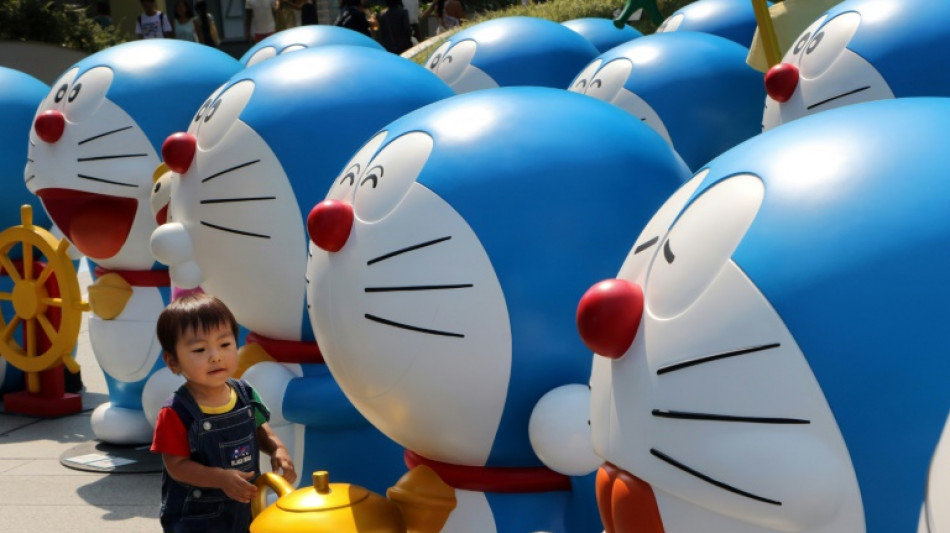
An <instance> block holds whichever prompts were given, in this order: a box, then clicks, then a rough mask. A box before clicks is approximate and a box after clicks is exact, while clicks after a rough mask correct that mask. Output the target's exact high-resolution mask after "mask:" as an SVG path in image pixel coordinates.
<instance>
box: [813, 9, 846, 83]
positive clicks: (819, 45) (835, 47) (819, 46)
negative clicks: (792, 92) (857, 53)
mask: <svg viewBox="0 0 950 533" xmlns="http://www.w3.org/2000/svg"><path fill="white" fill-rule="evenodd" d="M860 24H861V15H859V14H858V13H856V12H853V11H851V12H848V13H842V14H841V15H838V16H837V17H835V18H833V19H831V20H829V21H828V22H827V23H826V24H825V25H824V26H822V27H821V29H820V30H819V31H818V32H817V33H814V34H813V35H812V37H811V40H809V41H808V46H806V47H805V54H804V55H803V56H802V58H801V60H800V63H799V71H800V72H801V73H802V76H803V77H805V78H814V77H817V76H819V75H821V74H822V73H823V72H825V71H826V70H828V68H829V67H830V66H831V64H832V63H834V62H835V60H836V59H838V57H840V56H841V53H842V52H844V50H845V47H846V46H847V45H848V43H849V42H851V38H852V37H854V34H855V33H856V32H857V31H858V26H860Z"/></svg>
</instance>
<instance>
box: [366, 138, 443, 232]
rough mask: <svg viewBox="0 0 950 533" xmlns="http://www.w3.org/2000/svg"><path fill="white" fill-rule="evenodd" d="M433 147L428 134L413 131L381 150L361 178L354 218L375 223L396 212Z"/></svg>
mask: <svg viewBox="0 0 950 533" xmlns="http://www.w3.org/2000/svg"><path fill="white" fill-rule="evenodd" d="M432 146H433V140H432V137H431V136H429V134H427V133H423V132H419V131H415V132H412V133H407V134H405V135H402V136H401V137H398V138H396V139H394V140H393V141H392V142H390V143H389V144H388V145H386V146H385V147H384V148H383V149H381V150H380V151H379V153H378V154H376V157H374V158H373V160H372V162H371V163H370V165H369V166H368V167H367V169H366V171H365V172H364V173H363V176H362V178H361V179H360V185H361V186H360V187H359V188H358V189H357V191H356V197H355V198H354V200H353V212H354V213H355V214H356V216H357V217H358V218H359V219H360V220H363V221H365V222H376V221H378V220H381V219H382V218H383V217H385V216H386V215H388V214H389V213H390V212H391V211H392V210H393V209H395V207H396V206H397V205H399V202H400V201H402V199H403V197H404V196H406V193H408V192H409V189H410V187H412V184H413V183H415V182H416V178H417V177H418V176H419V173H420V172H421V171H422V168H423V167H424V166H425V164H426V161H428V160H429V154H430V153H431V152H432ZM383 169H386V171H385V176H384V175H383Z"/></svg>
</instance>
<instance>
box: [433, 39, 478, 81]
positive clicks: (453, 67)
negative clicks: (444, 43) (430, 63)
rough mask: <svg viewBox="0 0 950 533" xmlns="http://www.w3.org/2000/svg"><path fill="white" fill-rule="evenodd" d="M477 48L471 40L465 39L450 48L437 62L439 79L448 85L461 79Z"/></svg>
mask: <svg viewBox="0 0 950 533" xmlns="http://www.w3.org/2000/svg"><path fill="white" fill-rule="evenodd" d="M477 48H478V45H477V44H475V41H473V40H471V39H466V40H464V41H462V42H460V43H458V44H456V45H455V46H453V47H452V48H450V49H449V50H448V51H447V52H445V54H444V55H443V56H442V60H441V61H440V62H439V70H438V73H439V77H440V78H442V80H444V81H445V82H446V83H448V84H449V85H451V84H452V82H454V81H455V80H457V79H458V78H460V77H462V73H463V72H465V69H466V68H467V67H468V66H469V65H470V64H471V63H472V58H473V57H475V50H476V49H477Z"/></svg>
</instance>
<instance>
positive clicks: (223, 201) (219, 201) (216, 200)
mask: <svg viewBox="0 0 950 533" xmlns="http://www.w3.org/2000/svg"><path fill="white" fill-rule="evenodd" d="M276 199H277V197H276V196H254V197H250V198H212V199H210V200H201V202H199V203H201V204H226V203H231V202H256V201H258V200H276Z"/></svg>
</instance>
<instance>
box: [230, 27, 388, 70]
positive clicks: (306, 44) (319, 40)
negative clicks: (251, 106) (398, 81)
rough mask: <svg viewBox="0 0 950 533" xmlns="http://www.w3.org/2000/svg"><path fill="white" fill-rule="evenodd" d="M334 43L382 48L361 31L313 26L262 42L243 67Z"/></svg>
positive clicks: (243, 61)
mask: <svg viewBox="0 0 950 533" xmlns="http://www.w3.org/2000/svg"><path fill="white" fill-rule="evenodd" d="M334 44H339V45H348V46H365V47H367V48H375V49H377V50H382V49H383V47H382V45H380V44H379V43H378V42H376V41H374V40H373V39H372V38H371V37H369V36H367V35H364V34H362V33H360V32H358V31H353V30H350V29H347V28H343V27H339V26H325V25H315V24H313V25H308V26H298V27H296V28H290V29H289V30H284V31H279V32H277V33H275V34H273V35H271V36H270V37H267V38H265V39H263V40H261V42H259V43H257V44H255V45H254V46H252V47H251V48H250V50H248V51H247V52H245V53H244V55H243V56H241V64H242V65H244V66H245V67H251V66H254V65H256V64H258V63H260V62H261V61H264V60H266V59H270V58H272V57H275V56H278V55H280V54H286V53H287V52H294V51H296V50H303V49H305V48H314V47H317V46H329V45H334Z"/></svg>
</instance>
